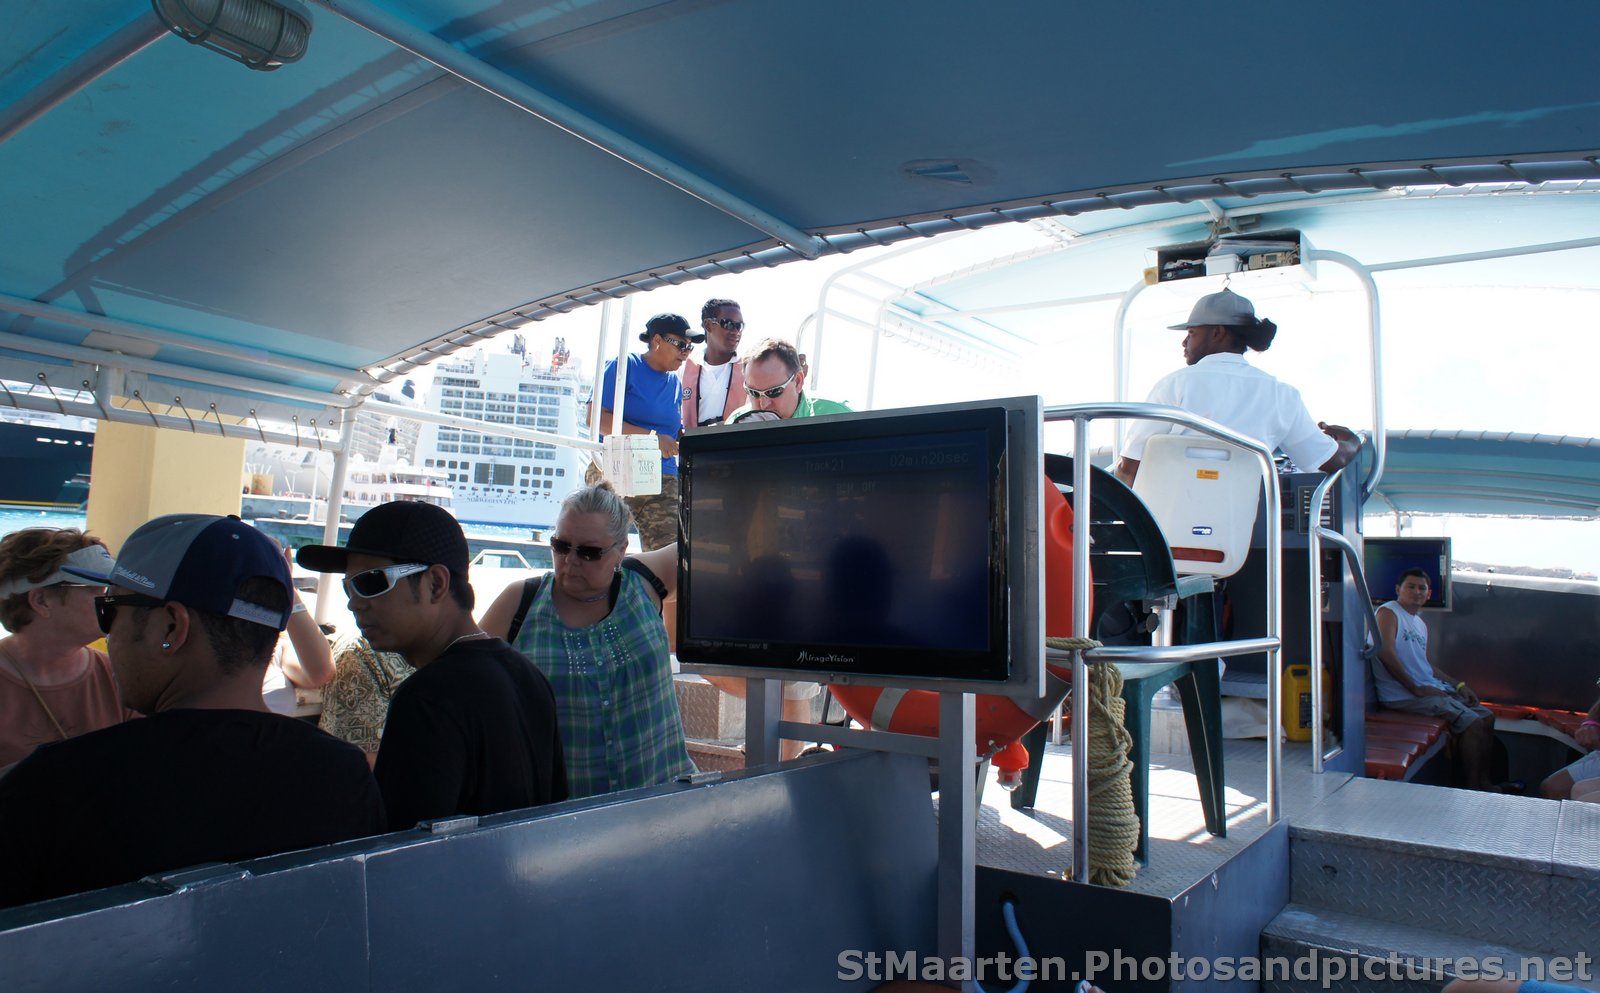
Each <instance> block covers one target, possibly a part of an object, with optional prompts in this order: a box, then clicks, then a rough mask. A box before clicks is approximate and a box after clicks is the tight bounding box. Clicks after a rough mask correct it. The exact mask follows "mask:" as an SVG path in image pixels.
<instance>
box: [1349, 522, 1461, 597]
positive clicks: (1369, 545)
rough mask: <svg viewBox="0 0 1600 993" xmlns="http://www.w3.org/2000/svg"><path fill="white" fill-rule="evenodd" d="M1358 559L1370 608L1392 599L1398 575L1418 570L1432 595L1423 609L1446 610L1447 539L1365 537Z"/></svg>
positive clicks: (1447, 594) (1447, 595) (1448, 573)
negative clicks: (1364, 574)
mask: <svg viewBox="0 0 1600 993" xmlns="http://www.w3.org/2000/svg"><path fill="white" fill-rule="evenodd" d="M1361 558H1362V566H1363V568H1364V569H1365V570H1366V574H1367V592H1368V593H1370V594H1371V595H1372V605H1373V606H1374V607H1376V606H1379V605H1380V604H1384V603H1387V602H1389V601H1390V600H1393V599H1394V588H1395V586H1397V585H1399V583H1400V574H1401V573H1402V572H1405V571H1406V570H1407V569H1421V570H1422V571H1423V572H1426V573H1427V574H1428V583H1429V584H1430V585H1431V586H1432V587H1433V595H1432V596H1431V597H1429V598H1428V602H1427V603H1425V604H1423V609H1425V610H1449V609H1450V539H1449V538H1366V539H1364V540H1363V542H1362V555H1361Z"/></svg>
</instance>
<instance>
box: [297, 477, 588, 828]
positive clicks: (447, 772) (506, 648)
mask: <svg viewBox="0 0 1600 993" xmlns="http://www.w3.org/2000/svg"><path fill="white" fill-rule="evenodd" d="M296 561H298V562H299V563H300V564H301V565H303V566H305V567H306V568H307V569H315V570H316V571H318V572H342V573H345V579H344V588H345V593H346V594H347V595H348V596H349V598H350V613H351V614H353V615H354V616H355V620H356V625H357V626H358V627H359V628H360V629H361V634H362V636H363V637H364V638H366V639H367V641H368V642H369V643H371V645H372V647H373V648H375V649H378V650H379V651H385V652H398V653H399V654H400V655H403V656H404V657H405V660H406V661H407V662H409V663H411V665H413V666H415V667H416V669H417V671H416V673H415V674H413V675H412V676H411V677H410V678H408V679H407V680H406V681H405V682H404V683H401V684H400V688H399V689H398V690H396V691H395V694H394V699H393V700H391V701H390V702H389V718H388V721H387V722H386V723H385V725H384V729H383V740H382V743H381V744H380V745H379V746H378V760H377V765H376V767H375V769H374V772H375V773H376V775H377V777H378V786H379V788H380V789H381V790H382V791H383V800H384V805H385V806H386V807H387V808H388V811H389V826H390V828H391V829H393V830H397V831H398V830H404V829H406V828H410V827H413V826H415V825H416V823H417V822H418V821H422V820H432V819H439V818H445V817H450V816H453V815H459V814H494V813H499V812H500V811H504V810H519V809H521V808H524V807H533V806H537V805H539V804H545V803H554V802H556V801H558V800H565V799H566V798H567V773H566V762H565V761H564V759H563V757H562V754H561V735H560V733H559V730H558V728H557V725H556V701H555V694H554V693H553V692H552V691H551V689H550V683H549V681H548V680H546V679H545V677H544V675H543V674H542V673H540V672H539V670H538V669H536V668H535V667H534V666H533V664H532V663H530V662H529V661H528V660H527V659H526V658H524V657H523V656H522V655H521V654H519V653H518V652H517V651H516V650H515V649H513V648H512V647H511V646H510V645H508V644H506V643H505V642H504V641H502V640H500V639H499V638H494V637H491V636H490V635H488V634H486V633H484V631H483V630H482V629H480V628H479V627H478V625H477V624H476V623H475V622H474V621H473V619H472V606H473V595H472V587H471V586H469V585H468V584H467V539H466V536H465V535H463V534H462V533H461V525H460V524H457V523H456V519H455V518H454V517H451V516H450V513H449V512H448V511H446V510H444V509H443V508H440V507H436V506H434V505H432V504H428V503H414V502H410V501H399V502H395V503H386V504H382V505H380V506H377V507H374V508H373V509H371V510H369V511H367V512H366V513H365V514H363V515H361V519H360V520H358V521H356V524H355V527H353V528H351V529H350V541H349V544H348V545H346V546H344V547H339V546H337V545H308V546H306V547H304V548H302V549H300V552H299V555H298V556H297V558H296Z"/></svg>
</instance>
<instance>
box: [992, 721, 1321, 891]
mask: <svg viewBox="0 0 1600 993" xmlns="http://www.w3.org/2000/svg"><path fill="white" fill-rule="evenodd" d="M1223 754H1224V758H1223V769H1224V780H1225V782H1226V786H1227V792H1226V795H1225V805H1226V808H1227V812H1228V835H1227V837H1225V838H1216V837H1212V836H1211V835H1210V834H1209V833H1207V831H1206V826H1205V818H1204V816H1203V815H1202V813H1201V810H1200V794H1199V791H1198V788H1197V787H1196V784H1195V778H1194V770H1193V767H1192V766H1191V765H1190V764H1189V757H1188V756H1187V755H1162V754H1157V755H1153V756H1152V761H1151V765H1150V814H1151V823H1150V858H1149V860H1148V862H1147V863H1146V864H1145V865H1143V866H1141V867H1140V868H1139V873H1138V875H1137V876H1136V877H1135V878H1134V880H1133V882H1132V883H1131V884H1129V887H1128V888H1129V889H1131V890H1134V891H1137V892H1140V893H1149V894H1152V895H1157V896H1165V897H1172V896H1176V895H1177V894H1179V893H1181V892H1182V891H1183V890H1185V889H1187V888H1188V887H1189V886H1191V885H1192V884H1193V883H1194V882H1195V881H1197V880H1199V879H1202V878H1204V877H1205V876H1206V875H1207V874H1209V873H1210V872H1212V871H1213V870H1215V869H1216V868H1217V867H1219V866H1220V865H1222V863H1223V862H1225V861H1227V860H1228V859H1229V858H1231V857H1232V856H1233V855H1234V854H1236V853H1237V852H1239V851H1240V850H1241V849H1243V848H1244V847H1245V846H1246V845H1248V844H1249V843H1250V842H1251V841H1253V840H1255V839H1256V838H1258V837H1260V836H1261V834H1262V833H1263V832H1264V831H1265V830H1266V827H1267V811H1266V806H1267V805H1266V795H1267V743H1266V741H1265V740H1248V739H1241V740H1233V741H1227V742H1224V743H1223ZM1350 778H1351V777H1350V775H1349V774H1348V773H1338V772H1328V773H1323V774H1322V775H1320V776H1318V775H1315V774H1313V773H1312V772H1311V747H1310V745H1309V744H1307V743H1296V742H1285V743H1284V746H1283V777H1282V784H1281V789H1280V793H1279V803H1280V810H1281V813H1282V815H1283V816H1284V817H1285V818H1288V819H1290V820H1294V819H1296V818H1299V817H1304V816H1307V815H1309V814H1310V812H1311V810H1312V809H1313V808H1315V807H1316V806H1317V805H1318V804H1320V803H1321V802H1322V801H1323V800H1324V799H1325V798H1327V797H1328V796H1330V795H1332V794H1333V793H1334V792H1335V791H1337V790H1338V789H1339V788H1340V787H1342V786H1344V785H1345V784H1346V783H1347V782H1349V781H1350ZM977 862H978V864H979V865H987V866H993V867H996V868H1001V869H1010V870H1012V871H1015V872H1025V873H1029V874H1032V875H1039V876H1053V877H1056V878H1070V875H1071V863H1072V753H1071V749H1070V748H1068V747H1067V746H1066V745H1051V746H1049V748H1048V751H1047V753H1046V756H1045V764H1044V769H1043V773H1042V775H1041V777H1040V782H1039V794H1038V797H1037V802H1036V806H1035V807H1034V809H1032V810H1027V811H1019V810H1012V809H1011V801H1010V794H1008V793H1007V792H1006V791H1005V790H1003V789H1001V788H1000V787H999V786H998V785H996V783H995V782H994V780H993V774H992V773H991V778H990V781H989V782H988V783H987V784H986V785H985V787H984V791H983V807H982V809H981V810H980V811H979V814H978V830H977Z"/></svg>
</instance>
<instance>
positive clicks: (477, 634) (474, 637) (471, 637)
mask: <svg viewBox="0 0 1600 993" xmlns="http://www.w3.org/2000/svg"><path fill="white" fill-rule="evenodd" d="M487 637H489V632H487V631H474V632H472V633H471V634H464V635H462V636H461V637H459V638H457V639H456V640H455V641H452V642H451V643H450V644H448V645H446V646H444V651H445V652H448V651H449V650H450V649H452V648H454V647H456V646H457V645H459V644H461V643H462V642H463V641H478V640H479V639H482V638H487ZM439 654H440V655H443V654H444V652H440V653H439Z"/></svg>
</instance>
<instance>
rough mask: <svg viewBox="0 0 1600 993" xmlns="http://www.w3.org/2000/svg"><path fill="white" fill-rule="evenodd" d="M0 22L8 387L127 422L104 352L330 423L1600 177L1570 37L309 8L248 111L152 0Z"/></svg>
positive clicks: (1177, 19) (1391, 14)
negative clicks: (557, 316)
mask: <svg viewBox="0 0 1600 993" xmlns="http://www.w3.org/2000/svg"><path fill="white" fill-rule="evenodd" d="M12 6H13V8H14V9H12V10H9V11H8V13H7V30H6V31H5V32H3V33H0V230H3V231H4V237H0V360H6V362H9V364H5V363H0V375H4V376H5V377H6V378H14V376H15V375H16V374H17V373H18V370H25V369H32V368H34V367H40V368H43V366H44V365H51V364H54V365H55V366H59V367H60V369H61V372H60V375H59V377H58V378H60V379H61V380H63V381H71V382H74V383H76V382H81V383H83V384H85V385H86V386H88V385H93V386H94V387H95V388H97V389H99V390H101V391H102V392H103V391H104V390H105V389H107V388H110V389H113V390H119V391H120V394H121V395H122V396H124V397H126V396H127V395H128V394H129V391H130V388H129V387H128V385H127V383H121V384H120V385H119V384H109V386H108V384H104V383H96V384H91V382H90V380H91V374H92V373H93V371H94V370H95V369H97V368H98V367H99V366H98V362H99V360H100V359H101V358H102V357H105V356H108V355H109V353H112V352H115V353H118V354H119V356H121V357H119V358H117V361H118V362H121V363H122V364H123V365H124V366H126V367H127V368H128V370H129V372H130V375H131V376H132V379H131V380H130V382H138V383H144V384H146V392H147V394H148V395H150V396H156V395H157V394H158V393H159V392H160V390H159V389H157V384H159V385H160V386H161V387H162V388H165V387H171V389H170V390H168V392H169V393H170V392H175V391H177V390H178V389H180V388H182V389H190V388H191V387H194V386H195V384H198V385H199V386H200V387H203V388H204V390H205V391H206V392H205V393H203V394H201V395H204V396H209V397H210V398H211V402H213V403H216V404H218V405H219V406H220V407H221V408H226V409H228V410H229V411H230V412H231V413H233V414H236V415H238V414H240V411H242V410H243V409H245V408H251V409H253V407H254V405H255V404H256V403H257V401H258V400H259V399H260V398H261V397H263V396H270V397H271V398H273V399H274V400H276V401H280V402H283V403H287V404H290V405H291V406H292V405H295V404H300V405H311V406H315V405H316V403H317V402H318V401H319V399H326V400H327V401H328V402H329V403H331V404H333V405H334V406H338V405H340V404H343V403H347V402H349V399H350V395H352V394H359V393H360V392H362V391H364V390H367V389H370V388H371V387H372V385H373V383H372V380H373V378H376V379H380V380H381V379H384V378H386V377H388V376H389V375H392V374H394V373H395V372H397V371H403V370H405V369H407V368H409V367H410V364H411V363H412V362H413V361H421V360H426V358H428V357H430V356H431V355H433V354H436V353H439V352H443V351H449V350H451V349H453V348H455V347H458V346H460V345H461V344H463V343H467V342H470V341H473V340H475V337H476V336H478V335H481V334H484V333H493V332H494V331H497V330H499V329H500V328H502V327H507V326H515V325H517V324H520V323H523V322H525V321H527V320H529V319H536V318H537V317H539V316H543V315H546V314H549V313H551V312H554V311H560V310H567V309H571V308H573V307H575V306H579V305H582V304H584V303H592V302H596V301H599V300H602V299H606V298H608V297H611V296H618V295H622V294H626V293H629V292H633V291H634V290H636V289H638V288H649V287H652V286H656V285H660V284H661V283H663V282H678V281H682V280H687V279H692V278H694V277H695V276H696V275H704V274H708V273H715V272H721V271H727V270H736V269H743V268H749V267H751V266H756V265H771V264H776V263H779V262H784V261H790V260H793V259H797V258H800V257H808V256H814V255H817V254H823V253H829V252H838V251H849V250H852V249H854V248H857V247H861V246H864V245H867V244H874V243H886V242H890V241H895V240H901V239H906V238H913V237H920V236H926V235H929V234H934V233H938V232H941V231H948V230H956V229H958V228H961V227H973V226H980V225H986V224H993V223H1000V222H1003V221H1006V220H1012V219H1019V218H1030V217H1041V216H1055V215H1063V214H1066V215H1077V216H1080V219H1082V220H1087V219H1088V218H1089V217H1090V216H1095V220H1096V221H1100V220H1102V219H1103V220H1104V221H1105V222H1106V223H1110V222H1111V219H1113V218H1115V219H1117V222H1118V223H1122V222H1127V223H1131V222H1134V221H1137V220H1141V219H1147V218H1149V217H1154V216H1160V215H1163V214H1172V213H1187V212H1192V211H1193V209H1194V208H1193V207H1192V206H1188V205H1189V204H1192V203H1194V202H1197V201H1202V200H1209V199H1212V198H1216V197H1223V198H1242V199H1250V200H1264V199H1268V198H1272V197H1279V196H1286V197H1294V198H1301V199H1306V200H1316V199H1318V198H1326V197H1329V196H1333V195H1336V194H1339V193H1341V192H1344V191H1349V190H1368V191H1371V190H1374V189H1383V188H1387V187H1389V186H1395V185H1400V184H1409V183H1439V182H1441V181H1447V182H1465V181H1513V180H1531V181H1534V182H1540V181H1547V180H1564V179H1588V178H1594V177H1597V176H1600V167H1597V166H1596V164H1595V160H1594V156H1595V155H1596V152H1597V150H1600V99H1596V98H1595V94H1594V88H1593V86H1592V84H1591V83H1590V81H1589V79H1588V75H1589V73H1588V70H1587V66H1588V63H1589V58H1588V57H1589V55H1590V50H1591V48H1592V41H1593V39H1594V38H1595V37H1600V30H1597V29H1600V6H1596V5H1593V4H1588V3H1583V2H1578V0H1569V2H1564V3H1562V2H1558V3H1556V4H1555V5H1554V7H1551V6H1549V5H1546V7H1544V8H1541V10H1540V13H1539V14H1538V15H1537V16H1531V15H1530V16H1513V17H1507V16H1504V9H1503V8H1502V7H1501V6H1499V5H1495V6H1493V7H1491V6H1489V5H1488V4H1467V5H1464V6H1463V5H1457V6H1455V7H1453V8H1451V10H1450V11H1449V12H1448V14H1443V13H1441V12H1440V11H1439V10H1437V9H1435V8H1432V7H1429V6H1426V5H1404V4H1401V5H1395V4H1379V3H1352V4H1343V5H1333V6H1328V5H1318V6H1307V5H1298V6H1297V5H1283V6H1279V7H1276V8H1273V10H1272V11H1271V13H1270V15H1268V14H1266V13H1265V12H1261V11H1254V10H1252V11H1251V12H1249V13H1248V14H1247V13H1246V12H1245V11H1244V10H1243V9H1241V10H1240V11H1238V12H1232V13H1224V12H1223V11H1222V10H1220V9H1218V8H1215V7H1204V6H1199V5H1195V4H1180V3H1176V2H1166V3H1149V4H1141V5H1138V6H1137V8H1124V7H1118V6H1116V5H1108V6H1102V7H1100V8H1086V7H1084V6H1082V5H1077V4H1062V3H1057V2H1053V0H1052V2H1045V0H1039V2H1010V3H999V4H975V3H971V2H968V0H872V2H870V3H862V2H858V0H808V2H777V0H676V2H647V0H587V2H586V0H565V2H561V3H541V2H534V0H504V2H493V0H380V2H369V0H318V2H317V3H315V4H313V5H311V7H310V9H311V13H312V21H313V31H312V35H311V39H310V44H309V50H308V54H307V55H306V56H305V58H304V59H303V60H301V61H299V62H296V63H293V64H290V65H287V66H284V67H282V68H281V69H278V70H277V71H274V72H268V73H262V72H252V71H250V70H248V69H246V68H245V67H243V66H241V65H239V64H236V63H234V62H230V61H229V60H227V59H225V58H222V57H220V56H218V55H217V54H215V53H213V52H209V51H206V50H204V49H202V48H199V47H196V46H192V45H189V44H186V43H185V42H184V41H182V40H180V39H178V38H176V37H173V36H171V35H170V34H167V33H166V32H165V31H164V30H163V29H162V27H161V25H160V23H159V22H158V21H157V19H156V17H155V16H154V14H153V13H152V11H151V8H150V5H149V3H148V2H146V0H74V2H73V3H71V4H15V5H12ZM1480 6H1481V7H1482V10H1481V11H1478V10H1476V8H1477V7H1480ZM416 52H423V53H425V54H427V55H428V56H429V58H428V59H424V58H421V57H419V56H418V55H417V54H415V53H416ZM429 59H431V60H432V61H429ZM438 63H442V64H445V65H447V66H449V67H450V68H451V70H452V72H453V73H454V74H452V72H446V71H445V70H444V69H442V68H440V66H439V64H438ZM463 77H467V78H463ZM530 110H536V111H538V114H537V115H536V114H535V113H532V112H530ZM552 121H555V122H559V126H558V124H557V123H552ZM1097 212H1099V214H1097ZM1090 226H1092V225H1090ZM1126 282H1127V279H1126V277H1124V278H1123V279H1121V280H1120V281H1119V282H1118V283H1117V285H1114V286H1112V287H1109V289H1111V290H1113V291H1114V290H1118V289H1121V288H1123V287H1125V286H1126ZM78 315H91V317H92V319H82V318H81V317H80V316H78ZM102 318H104V319H102ZM30 342H32V343H35V344H36V346H37V347H29V343H30ZM24 360H25V361H24ZM29 363H31V365H29ZM41 364H43V365H41ZM86 370H88V371H86ZM363 370H364V371H363ZM185 371H188V373H190V374H192V376H191V377H190V379H192V382H191V381H190V379H186V374H185ZM369 373H370V375H369ZM141 377H142V378H141ZM186 384H187V385H186ZM257 388H259V390H258V389H257ZM263 391H264V392H263ZM186 395H193V392H192V390H191V391H190V393H189V394H186ZM186 402H187V401H186Z"/></svg>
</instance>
